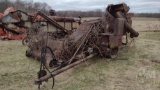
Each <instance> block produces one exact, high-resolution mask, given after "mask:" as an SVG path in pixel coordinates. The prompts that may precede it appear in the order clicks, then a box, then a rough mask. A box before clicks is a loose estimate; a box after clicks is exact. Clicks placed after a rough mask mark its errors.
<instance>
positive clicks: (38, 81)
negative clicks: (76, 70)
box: [35, 53, 97, 84]
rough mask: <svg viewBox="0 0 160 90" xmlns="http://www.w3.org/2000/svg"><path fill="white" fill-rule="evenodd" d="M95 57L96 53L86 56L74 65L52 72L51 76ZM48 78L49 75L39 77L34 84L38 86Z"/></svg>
mask: <svg viewBox="0 0 160 90" xmlns="http://www.w3.org/2000/svg"><path fill="white" fill-rule="evenodd" d="M96 55H97V54H96V53H95V54H91V55H90V56H88V57H86V58H84V59H81V60H79V61H77V62H75V63H72V64H70V65H68V66H66V67H64V68H62V69H59V70H57V71H55V72H52V75H53V76H56V75H58V74H60V73H62V72H64V71H66V70H68V69H70V68H72V67H74V66H76V65H78V64H80V63H82V62H84V61H86V60H88V59H90V58H92V57H94V56H96ZM49 78H52V76H51V74H48V75H46V76H44V77H41V78H40V79H36V80H35V84H39V83H41V82H43V81H46V80H48V79H49Z"/></svg>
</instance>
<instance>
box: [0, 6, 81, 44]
mask: <svg viewBox="0 0 160 90" xmlns="http://www.w3.org/2000/svg"><path fill="white" fill-rule="evenodd" d="M8 10H9V11H8ZM6 11H7V12H5V13H4V15H1V18H0V20H1V23H0V27H1V28H2V29H1V30H0V35H1V36H2V35H3V36H4V38H6V39H22V38H23V40H22V44H23V45H28V43H29V42H34V41H37V38H39V35H40V34H38V33H39V32H44V31H47V32H48V33H50V34H55V35H56V34H57V35H56V36H57V37H60V36H61V35H62V36H63V34H66V33H71V32H72V31H73V30H76V29H77V27H78V26H79V24H80V23H81V18H70V17H58V16H46V15H44V14H43V13H41V12H40V11H38V12H37V13H36V14H34V15H33V14H28V13H26V12H23V11H21V10H16V11H14V9H13V8H8V9H7V10H6ZM41 30H42V31H41Z"/></svg>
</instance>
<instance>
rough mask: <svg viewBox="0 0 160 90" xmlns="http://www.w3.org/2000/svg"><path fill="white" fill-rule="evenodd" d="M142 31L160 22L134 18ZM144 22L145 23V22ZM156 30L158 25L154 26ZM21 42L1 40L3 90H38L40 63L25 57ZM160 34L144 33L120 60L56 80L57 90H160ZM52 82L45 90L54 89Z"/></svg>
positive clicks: (100, 61) (88, 65)
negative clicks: (150, 24)
mask: <svg viewBox="0 0 160 90" xmlns="http://www.w3.org/2000/svg"><path fill="white" fill-rule="evenodd" d="M133 20H134V21H133V27H134V28H135V29H136V28H137V29H136V30H138V31H141V28H142V27H141V26H143V28H144V27H146V29H147V24H144V23H150V22H156V23H157V25H159V21H158V20H157V19H147V18H134V19H133ZM142 21H143V23H142ZM152 27H154V26H152ZM26 49H27V47H26V46H23V45H22V43H21V41H0V90H37V86H36V85H34V79H35V78H36V74H37V72H38V70H39V66H40V63H39V62H38V61H36V60H33V59H31V58H27V57H26V56H25V50H26ZM151 60H160V32H156V33H155V32H143V33H142V32H141V33H140V36H139V37H138V38H135V39H134V42H133V43H131V44H130V45H128V46H126V47H123V48H121V49H120V51H119V54H118V57H117V58H116V59H113V60H111V59H106V58H100V57H95V58H93V59H91V60H89V61H87V62H85V63H82V64H80V65H78V66H76V67H74V68H72V69H70V70H68V71H66V72H64V73H62V74H60V75H58V76H56V77H55V87H54V90H160V64H159V63H155V62H152V61H151ZM51 86H52V80H49V81H48V82H46V83H44V84H43V85H42V87H41V90H51Z"/></svg>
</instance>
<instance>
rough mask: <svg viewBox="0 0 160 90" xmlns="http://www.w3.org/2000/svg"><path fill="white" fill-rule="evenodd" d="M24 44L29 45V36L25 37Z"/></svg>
mask: <svg viewBox="0 0 160 90" xmlns="http://www.w3.org/2000/svg"><path fill="white" fill-rule="evenodd" d="M22 44H23V45H28V44H29V38H28V37H25V38H23V40H22Z"/></svg>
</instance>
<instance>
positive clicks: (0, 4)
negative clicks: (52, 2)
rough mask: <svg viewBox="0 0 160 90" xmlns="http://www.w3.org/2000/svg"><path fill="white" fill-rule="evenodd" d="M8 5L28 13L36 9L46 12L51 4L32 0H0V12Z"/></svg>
mask: <svg viewBox="0 0 160 90" xmlns="http://www.w3.org/2000/svg"><path fill="white" fill-rule="evenodd" d="M8 7H13V8H14V9H15V10H22V11H25V12H28V13H35V12H37V11H38V10H40V11H42V12H43V13H46V14H48V13H49V12H48V11H49V10H50V9H51V6H49V5H48V4H47V3H40V2H33V1H28V0H26V1H22V0H15V1H10V0H0V12H1V13H3V12H4V11H5V10H6V9H7V8H8Z"/></svg>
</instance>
